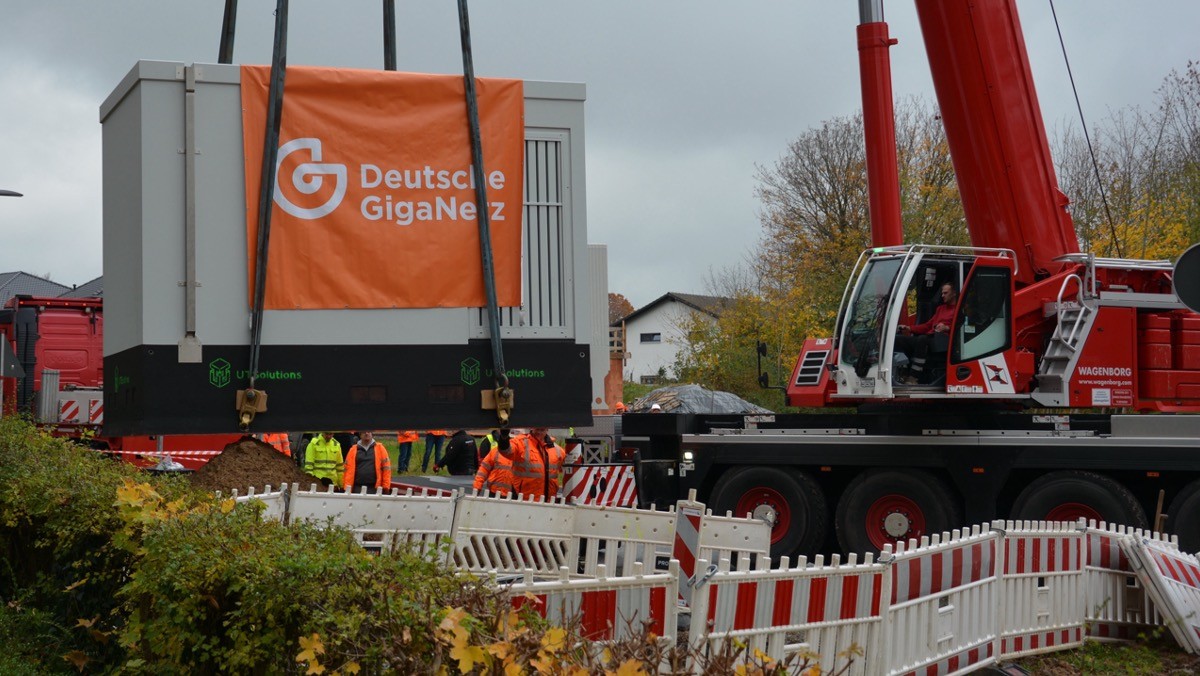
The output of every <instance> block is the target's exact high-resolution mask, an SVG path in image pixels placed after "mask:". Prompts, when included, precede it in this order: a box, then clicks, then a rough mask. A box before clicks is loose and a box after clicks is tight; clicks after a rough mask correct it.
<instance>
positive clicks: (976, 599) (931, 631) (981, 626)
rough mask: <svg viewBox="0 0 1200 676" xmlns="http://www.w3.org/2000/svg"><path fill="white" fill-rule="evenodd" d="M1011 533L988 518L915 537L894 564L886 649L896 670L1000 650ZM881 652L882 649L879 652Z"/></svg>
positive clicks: (966, 664) (937, 667) (955, 662)
mask: <svg viewBox="0 0 1200 676" xmlns="http://www.w3.org/2000/svg"><path fill="white" fill-rule="evenodd" d="M1004 547H1005V543H1004V538H1002V537H1001V535H1000V533H998V532H996V531H989V530H987V527H986V526H974V527H972V528H971V529H970V530H967V531H958V530H955V531H953V532H952V533H949V534H943V535H941V536H939V535H934V536H932V537H929V536H926V537H922V538H921V540H920V542H919V543H918V542H917V541H915V540H910V541H909V543H908V547H907V548H905V547H904V545H903V544H898V545H897V547H896V550H895V553H894V554H892V553H891V552H890V551H889V550H890V549H891V548H890V547H885V548H884V554H882V555H881V556H880V559H881V560H884V561H886V562H887V564H888V566H889V568H890V569H891V571H890V575H889V581H890V583H891V584H890V585H889V587H890V589H891V593H890V595H889V596H888V597H887V604H886V607H887V610H886V611H885V616H886V617H887V620H888V621H887V624H886V625H885V626H884V632H883V636H882V645H881V651H880V655H883V656H885V659H886V661H885V662H884V663H883V664H886V665H887V673H890V674H952V673H958V672H959V671H961V670H965V669H968V668H971V669H977V668H979V667H982V666H985V665H988V664H991V663H993V662H995V661H996V660H997V658H998V652H999V651H998V646H996V640H997V638H998V634H999V632H998V629H997V624H998V623H997V617H996V607H997V603H998V602H999V599H1000V596H1001V593H1000V575H999V570H1000V568H999V565H998V564H999V562H1000V561H1001V560H1003V553H1004ZM876 659H878V657H876Z"/></svg>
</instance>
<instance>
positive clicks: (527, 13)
mask: <svg viewBox="0 0 1200 676" xmlns="http://www.w3.org/2000/svg"><path fill="white" fill-rule="evenodd" d="M396 5H397V15H398V21H397V36H398V42H399V55H398V61H399V67H400V69H402V70H412V71H418V72H433V73H461V72H462V60H461V56H460V53H459V39H458V27H457V13H456V11H455V2H453V0H440V1H437V2H434V1H433V0H423V1H421V2H404V0H399V1H398V2H397V3H396ZM1054 6H1055V8H1056V9H1057V11H1058V18H1059V21H1060V22H1061V24H1062V32H1063V37H1064V40H1065V41H1066V44H1067V49H1068V56H1069V57H1070V60H1071V65H1072V67H1073V68H1074V73H1075V81H1076V83H1077V84H1078V86H1079V89H1080V91H1079V94H1080V97H1081V99H1082V103H1083V107H1084V111H1085V114H1086V115H1087V116H1088V119H1089V122H1090V124H1092V125H1097V124H1100V123H1102V122H1103V120H1104V118H1105V117H1106V116H1107V115H1108V114H1109V113H1110V112H1112V111H1114V110H1117V109H1122V108H1126V107H1128V106H1133V105H1150V104H1152V101H1153V96H1154V91H1155V89H1156V88H1157V87H1158V86H1159V84H1160V83H1161V81H1162V79H1163V77H1164V76H1166V75H1167V74H1168V73H1169V72H1170V71H1171V70H1172V69H1178V70H1182V69H1183V68H1185V67H1186V65H1187V63H1188V60H1189V59H1191V60H1200V40H1197V38H1196V30H1197V28H1198V27H1200V0H1137V1H1135V0H1121V1H1118V0H1057V1H1056V2H1055V4H1054ZM223 8H224V2H222V1H221V0H206V1H204V2H199V1H195V0H193V1H191V2H186V3H185V2H174V1H169V0H142V1H134V0H105V1H103V2H83V1H82V0H81V1H79V2H68V1H66V0H38V1H36V2H34V1H32V0H0V9H2V10H3V11H2V12H0V17H2V18H0V188H7V189H10V190H17V191H19V192H22V193H24V194H25V197H23V198H19V199H14V198H0V272H7V271H14V270H24V271H26V272H29V273H33V274H47V273H48V274H49V275H50V276H51V278H53V279H54V280H55V281H58V282H61V283H65V284H81V283H83V282H85V281H88V280H89V279H92V278H94V277H96V276H97V275H99V274H101V272H102V270H101V260H100V258H101V256H100V242H101V209H100V207H101V205H100V202H101V177H100V123H99V114H98V110H99V106H100V103H101V102H102V101H103V100H104V98H105V97H106V96H107V95H108V93H109V92H110V91H111V90H112V89H113V87H114V86H115V85H116V84H117V83H118V82H119V81H120V79H121V78H122V77H123V76H124V75H125V74H126V73H127V72H128V71H129V69H130V67H131V66H132V65H133V63H134V62H135V61H136V60H137V59H159V60H170V61H183V62H208V63H211V62H215V61H216V60H217V48H218V44H219V40H220V30H221V15H222V12H223ZM274 8H275V2H274V0H241V1H240V2H239V12H238V24H237V28H238V33H237V42H236V46H235V51H234V61H235V62H237V63H256V64H267V63H270V58H271V41H272V30H273V28H272V26H273V24H272V22H273V18H272V14H273V11H274ZM1018 8H1019V10H1020V13H1021V21H1022V23H1023V26H1024V29H1025V35H1026V40H1027V43H1028V47H1029V52H1030V59H1031V62H1032V67H1033V73H1034V78H1035V80H1036V82H1037V84H1038V87H1039V94H1040V97H1041V105H1042V110H1043V113H1044V115H1045V117H1046V120H1047V126H1048V128H1050V129H1054V128H1056V127H1058V128H1061V127H1062V126H1064V125H1077V124H1078V121H1077V117H1076V114H1075V112H1074V110H1075V104H1074V100H1073V98H1072V95H1071V91H1070V85H1069V82H1068V80H1067V75H1066V69H1065V67H1064V65H1063V58H1062V55H1061V53H1060V49H1059V44H1058V37H1057V35H1056V34H1055V29H1054V22H1053V18H1052V15H1051V11H1050V5H1049V2H1048V0H1018ZM381 15H382V12H381V2H380V0H340V1H338V2H334V1H332V0H326V1H318V0H295V1H293V2H292V3H291V10H290V31H289V37H288V41H289V42H288V49H289V51H288V61H289V64H291V65H324V66H346V67H365V68H380V67H382V65H383V47H382V45H383V40H382V16H381ZM887 19H888V22H889V24H890V25H891V32H892V35H893V36H894V37H896V38H897V39H898V40H899V41H900V43H899V45H898V46H897V47H895V48H893V50H892V59H893V70H894V77H895V92H896V96H897V97H901V96H907V95H920V96H926V97H928V98H929V99H930V100H932V98H933V94H932V84H931V82H930V79H929V73H928V70H929V69H928V64H927V62H926V60H925V54H924V48H923V46H922V43H921V36H920V33H919V29H918V27H917V24H916V16H915V10H914V7H913V3H912V2H911V0H892V2H890V3H889V4H888V5H887ZM857 22H858V3H857V2H854V1H852V0H840V1H834V0H816V1H808V2H798V1H793V2H781V1H779V0H774V1H771V0H740V1H739V2H728V1H725V2H719V3H718V2H712V1H709V0H692V1H690V2H678V1H674V2H672V1H659V2H647V1H645V0H641V1H637V2H635V1H632V0H593V1H592V2H577V1H574V0H541V1H533V0H487V1H480V0H476V2H473V3H472V5H471V29H472V37H473V50H474V56H475V71H476V74H477V75H479V76H496V77H517V78H524V79H528V80H560V81H571V82H583V83H585V84H586V85H587V103H586V132H587V149H586V152H587V211H588V228H589V240H590V241H591V242H592V243H602V244H607V245H608V247H609V259H608V260H609V287H610V290H611V291H616V292H619V293H623V294H624V295H626V296H627V297H628V298H629V299H630V300H631V301H632V302H633V303H634V305H635V306H638V307H640V306H642V305H644V304H646V303H648V302H649V301H651V300H653V299H654V298H656V297H658V296H659V295H661V294H663V293H665V292H667V291H679V292H685V293H705V292H706V289H705V279H706V278H707V277H708V275H709V272H710V271H711V270H715V269H720V268H722V267H725V266H729V265H734V264H737V263H739V262H740V261H741V260H743V259H744V258H745V256H747V255H748V254H749V252H750V251H751V249H752V247H753V245H754V243H755V242H756V241H757V239H758V237H759V223H758V210H759V207H758V204H757V202H756V200H755V198H754V187H755V181H754V174H755V167H756V165H771V164H772V163H774V162H775V160H776V159H778V157H779V156H780V154H781V153H782V152H783V150H784V149H785V147H786V144H787V143H788V141H789V140H790V139H793V138H795V137H796V136H797V135H799V134H800V133H801V132H803V131H804V130H806V129H808V128H810V127H813V126H816V125H818V124H820V122H821V121H822V120H826V119H829V118H833V117H839V116H848V115H853V114H854V113H855V112H856V111H857V110H858V108H859V107H860V100H859V89H858V68H857V52H856V48H855V34H854V27H855V25H856V24H857ZM1052 133H1053V132H1052ZM380 255H381V258H385V257H386V253H381V254H380Z"/></svg>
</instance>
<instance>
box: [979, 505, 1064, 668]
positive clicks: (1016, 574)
mask: <svg viewBox="0 0 1200 676" xmlns="http://www.w3.org/2000/svg"><path fill="white" fill-rule="evenodd" d="M993 528H995V529H1003V531H1004V533H1005V535H1004V571H1003V575H1002V583H1001V588H1002V590H1003V592H1002V596H1001V605H1002V607H1003V618H1002V620H1001V629H1002V642H1001V646H1000V654H1001V656H1003V657H1005V658H1009V657H1019V656H1022V655H1032V654H1036V653H1043V652H1049V651H1052V650H1063V649H1066V648H1074V647H1078V646H1080V645H1082V644H1083V619H1084V608H1085V606H1086V604H1085V599H1084V577H1083V567H1084V553H1083V550H1084V532H1083V530H1082V529H1080V528H1078V527H1077V526H1076V524H1071V523H1056V522H1055V523H1047V522H1045V521H1035V522H1031V521H1021V522H1016V521H1007V522H996V523H994V524H993Z"/></svg>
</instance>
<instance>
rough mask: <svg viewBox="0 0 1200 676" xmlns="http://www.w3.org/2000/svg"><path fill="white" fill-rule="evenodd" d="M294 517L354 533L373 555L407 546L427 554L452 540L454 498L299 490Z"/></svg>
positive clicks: (293, 496) (411, 493)
mask: <svg viewBox="0 0 1200 676" xmlns="http://www.w3.org/2000/svg"><path fill="white" fill-rule="evenodd" d="M290 518H291V519H292V520H293V521H311V522H316V523H332V524H335V525H338V526H344V527H346V528H349V529H350V530H352V531H354V533H355V536H356V537H357V538H358V540H359V542H360V543H361V544H362V545H363V547H365V548H366V549H368V550H371V551H390V550H392V549H394V548H395V547H397V546H400V545H402V544H407V545H413V546H415V547H416V548H417V549H418V550H419V551H422V552H425V551H431V550H433V549H436V548H437V545H438V544H439V543H440V542H441V540H442V539H443V538H445V537H447V536H449V535H450V532H451V528H452V527H453V523H454V499H453V497H449V496H443V495H438V494H426V493H424V492H415V491H412V490H408V491H405V492H404V493H394V492H393V493H387V494H385V493H383V492H382V491H380V490H376V492H374V493H367V492H359V493H337V492H334V491H333V490H332V489H322V490H317V488H316V487H315V486H312V487H310V488H309V490H307V491H305V490H299V489H298V487H297V486H295V485H293V486H292V490H291V511H290Z"/></svg>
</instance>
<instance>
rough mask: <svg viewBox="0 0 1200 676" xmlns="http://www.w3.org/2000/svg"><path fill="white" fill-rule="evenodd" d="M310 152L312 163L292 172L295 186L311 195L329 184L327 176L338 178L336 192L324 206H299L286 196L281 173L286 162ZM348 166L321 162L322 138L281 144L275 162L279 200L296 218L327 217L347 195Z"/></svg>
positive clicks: (302, 139) (278, 202) (305, 193)
mask: <svg viewBox="0 0 1200 676" xmlns="http://www.w3.org/2000/svg"><path fill="white" fill-rule="evenodd" d="M302 150H304V151H308V153H309V157H310V158H311V159H312V161H311V162H302V163H300V164H299V165H297V167H296V168H295V170H293V171H292V174H291V181H290V183H291V188H289V189H290V190H295V191H296V192H299V193H300V194H303V195H311V194H313V193H315V192H317V191H318V190H320V189H321V187H322V186H323V185H324V184H325V177H326V176H329V177H332V179H333V180H334V183H335V185H334V188H333V195H331V196H330V197H329V199H328V200H326V202H325V203H324V204H322V205H320V206H316V207H312V208H304V207H300V206H297V205H296V204H295V203H293V202H292V201H291V200H289V199H288V198H287V196H286V195H284V194H283V193H284V191H283V181H282V180H281V177H280V176H279V171H280V168H281V167H282V166H283V161H284V160H285V159H287V157H288V156H289V155H291V154H292V153H294V152H299V151H302ZM346 181H347V177H346V165H344V164H335V163H323V162H321V139H317V138H298V139H295V140H292V141H288V142H287V143H285V144H283V145H281V146H279V158H278V160H276V162H275V203H276V204H278V205H279V208H280V209H283V210H284V211H285V212H287V213H288V214H290V215H292V216H295V217H296V218H303V219H306V220H313V219H316V218H321V217H322V216H327V215H329V214H330V213H332V212H333V210H334V209H336V208H338V206H339V205H340V204H341V203H342V199H343V198H345V197H346V186H347V182H346Z"/></svg>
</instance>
